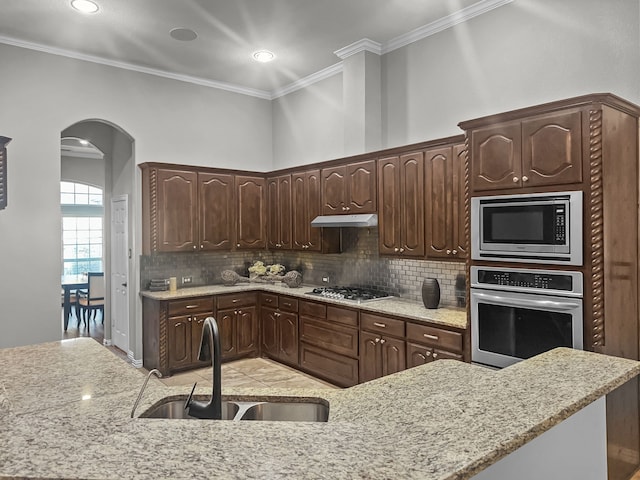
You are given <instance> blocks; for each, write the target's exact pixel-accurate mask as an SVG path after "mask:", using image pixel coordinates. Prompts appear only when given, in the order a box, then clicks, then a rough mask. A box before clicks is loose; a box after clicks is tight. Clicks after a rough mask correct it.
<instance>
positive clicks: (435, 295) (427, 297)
mask: <svg viewBox="0 0 640 480" xmlns="http://www.w3.org/2000/svg"><path fill="white" fill-rule="evenodd" d="M422 303H424V306H425V307H427V308H438V304H439V303H440V284H439V283H438V280H437V279H435V278H425V279H424V280H423V281H422Z"/></svg>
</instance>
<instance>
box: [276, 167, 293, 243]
mask: <svg viewBox="0 0 640 480" xmlns="http://www.w3.org/2000/svg"><path fill="white" fill-rule="evenodd" d="M278 207H279V208H278V212H279V217H280V222H279V223H280V230H279V234H280V235H279V236H280V247H279V248H280V249H291V236H292V232H291V175H284V176H282V177H279V179H278Z"/></svg>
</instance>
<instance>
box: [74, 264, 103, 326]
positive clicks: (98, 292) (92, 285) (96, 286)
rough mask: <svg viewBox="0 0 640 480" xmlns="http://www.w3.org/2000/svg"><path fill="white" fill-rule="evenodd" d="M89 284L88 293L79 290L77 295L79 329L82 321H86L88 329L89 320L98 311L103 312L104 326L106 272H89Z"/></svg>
mask: <svg viewBox="0 0 640 480" xmlns="http://www.w3.org/2000/svg"><path fill="white" fill-rule="evenodd" d="M87 284H88V285H89V288H87V290H86V291H83V290H78V291H77V294H76V296H77V300H76V312H79V315H78V328H79V327H80V322H81V321H84V322H85V324H86V325H87V328H88V327H89V320H90V319H91V316H93V315H95V312H96V310H99V311H100V312H101V314H102V323H103V324H104V272H89V273H88V274H87Z"/></svg>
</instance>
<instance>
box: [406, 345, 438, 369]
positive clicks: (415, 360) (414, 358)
mask: <svg viewBox="0 0 640 480" xmlns="http://www.w3.org/2000/svg"><path fill="white" fill-rule="evenodd" d="M429 362H433V349H431V348H429V347H425V346H424V345H419V344H417V343H412V342H407V368H412V367H417V366H418V365H424V364H425V363H429Z"/></svg>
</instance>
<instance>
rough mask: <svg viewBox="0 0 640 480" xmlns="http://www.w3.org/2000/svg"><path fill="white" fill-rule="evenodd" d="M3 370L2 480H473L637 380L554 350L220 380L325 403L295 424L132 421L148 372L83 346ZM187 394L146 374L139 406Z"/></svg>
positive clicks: (33, 349)
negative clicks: (390, 371)
mask: <svg viewBox="0 0 640 480" xmlns="http://www.w3.org/2000/svg"><path fill="white" fill-rule="evenodd" d="M0 364H2V365H3V367H4V368H3V369H2V370H1V371H0V420H1V421H0V478H6V477H9V478H38V479H44V478H56V479H76V478H83V479H93V478H100V479H112V478H113V479H116V478H133V479H150V480H151V479H152V480H156V479H158V478H172V479H182V478H184V479H193V478H225V479H248V478H271V479H280V478H283V479H284V478H286V479H290V478H307V479H308V478H330V479H336V478H367V479H377V478H416V479H421V480H454V479H455V480H461V479H468V478H470V477H472V476H473V475H474V474H475V473H477V472H479V471H481V470H483V469H484V468H486V467H488V466H489V465H491V464H493V463H495V462H496V461H497V460H499V459H500V458H502V457H504V456H505V455H507V454H509V453H510V452H512V451H514V450H515V449H517V448H518V447H520V446H522V445H523V444H525V443H526V442H528V441H529V440H531V439H533V438H535V437H536V436H538V435H540V434H541V433H543V432H544V431H546V430H548V429H549V428H551V427H553V426H554V425H556V424H557V423H559V422H560V421H562V420H563V419H566V418H567V417H569V416H570V415H572V414H573V413H575V412H577V411H578V410H580V409H582V408H584V407H585V406H586V405H588V404H589V403H591V402H592V401H594V400H596V399H597V398H599V397H601V396H603V395H606V394H607V393H608V392H610V391H612V390H613V389H615V388H616V387H617V386H619V385H622V384H623V383H624V382H626V381H627V380H629V379H631V378H632V377H633V376H635V375H638V374H639V373H640V363H639V362H635V361H631V360H625V359H620V358H616V357H608V356H604V355H599V354H595V353H589V352H584V351H579V350H571V349H566V348H560V349H555V350H553V351H550V352H547V353H545V354H543V355H540V356H538V357H535V358H533V359H530V360H526V361H523V362H521V363H519V364H517V365H514V366H512V367H509V368H506V369H503V370H501V371H492V370H488V369H485V368H482V367H479V366H475V365H471V364H467V363H462V362H457V361H453V360H439V361H437V362H433V363H430V364H427V365H424V366H420V367H415V368H412V369H409V370H405V371H403V372H400V373H397V374H394V375H390V376H387V377H383V378H380V379H378V380H375V381H372V382H368V383H364V384H361V385H357V386H355V387H352V388H349V389H344V390H318V391H309V390H306V389H305V390H296V389H287V390H275V389H246V388H245V389H240V388H238V389H226V388H225V387H224V384H223V394H224V395H247V394H252V395H257V396H264V395H276V396H277V395H283V396H304V397H319V398H323V399H325V400H327V401H328V402H329V405H330V416H329V422H327V423H297V422H242V421H241V422H232V421H181V420H164V419H140V418H135V419H131V418H130V417H129V416H130V412H131V407H132V406H133V403H134V401H135V399H136V397H137V394H138V391H139V388H140V386H141V385H142V382H143V380H144V374H143V371H140V370H136V369H134V368H133V367H131V366H130V365H128V364H127V363H125V362H124V361H123V360H121V359H120V358H118V357H116V356H115V355H113V354H112V353H111V352H110V351H109V350H107V349H105V348H103V347H102V346H100V345H99V344H98V343H96V342H95V341H93V340H91V339H86V338H85V339H83V338H80V339H76V340H67V341H62V342H55V343H46V344H40V345H34V346H27V347H19V348H12V349H4V350H0ZM186 390H188V389H185V388H184V387H166V386H164V385H163V384H162V383H161V382H159V381H157V380H156V379H152V380H151V381H150V382H149V385H148V388H147V391H146V392H145V395H144V397H143V401H142V403H141V404H140V406H139V409H138V412H143V411H144V410H145V409H147V408H149V407H150V406H151V405H152V404H154V403H155V402H157V401H158V400H160V399H161V398H163V397H165V396H170V395H175V394H186V393H188V392H187V391H186ZM207 390H208V389H207V388H201V389H200V388H199V389H198V391H197V393H207ZM88 395H90V396H91V398H89V399H85V400H83V399H82V398H83V396H88ZM85 398H86V397H85Z"/></svg>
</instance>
